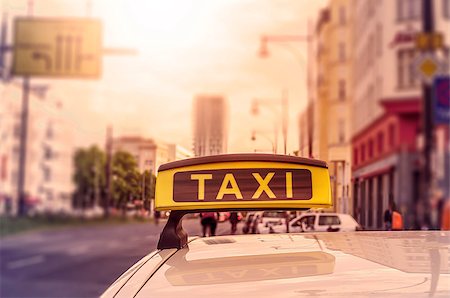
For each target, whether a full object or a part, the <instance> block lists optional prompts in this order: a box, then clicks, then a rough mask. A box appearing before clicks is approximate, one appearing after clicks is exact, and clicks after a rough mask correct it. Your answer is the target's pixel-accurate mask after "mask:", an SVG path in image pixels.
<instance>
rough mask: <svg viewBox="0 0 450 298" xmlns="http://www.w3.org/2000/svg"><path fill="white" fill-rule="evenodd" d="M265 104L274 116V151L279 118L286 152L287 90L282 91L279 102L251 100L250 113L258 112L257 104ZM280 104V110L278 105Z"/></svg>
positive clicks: (256, 113) (276, 142) (255, 113)
mask: <svg viewBox="0 0 450 298" xmlns="http://www.w3.org/2000/svg"><path fill="white" fill-rule="evenodd" d="M260 105H265V106H267V107H268V108H269V110H270V111H271V112H272V113H273V114H274V116H275V123H274V134H275V146H274V148H275V150H274V151H275V152H274V153H276V152H277V146H278V121H279V120H281V124H282V125H281V130H282V133H283V144H284V154H287V130H288V120H289V119H288V118H289V117H288V93H287V90H283V91H282V96H281V102H277V101H276V100H262V99H254V100H253V102H252V107H251V113H252V114H253V115H255V116H256V115H258V114H259V106H260ZM279 106H281V111H280V110H278V107H279Z"/></svg>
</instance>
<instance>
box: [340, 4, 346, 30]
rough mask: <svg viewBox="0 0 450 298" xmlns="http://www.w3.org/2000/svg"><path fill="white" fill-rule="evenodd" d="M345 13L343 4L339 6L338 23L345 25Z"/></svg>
mask: <svg viewBox="0 0 450 298" xmlns="http://www.w3.org/2000/svg"><path fill="white" fill-rule="evenodd" d="M345 21H346V15H345V6H341V7H339V25H341V26H345Z"/></svg>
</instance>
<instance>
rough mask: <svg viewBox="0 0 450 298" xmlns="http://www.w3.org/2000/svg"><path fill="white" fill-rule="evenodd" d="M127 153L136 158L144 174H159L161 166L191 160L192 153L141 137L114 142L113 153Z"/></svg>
mask: <svg viewBox="0 0 450 298" xmlns="http://www.w3.org/2000/svg"><path fill="white" fill-rule="evenodd" d="M117 151H126V152H128V153H130V154H131V155H133V156H134V158H135V160H136V163H137V166H138V169H139V171H140V172H141V173H142V172H144V171H151V172H152V173H154V174H156V173H158V168H159V166H160V165H162V164H164V163H167V162H171V161H175V160H180V159H185V158H189V157H191V156H192V153H191V152H190V151H188V150H187V149H185V148H183V147H181V146H179V145H175V144H166V143H164V142H156V141H155V140H153V139H150V138H143V137H140V136H121V137H117V138H114V140H113V152H117Z"/></svg>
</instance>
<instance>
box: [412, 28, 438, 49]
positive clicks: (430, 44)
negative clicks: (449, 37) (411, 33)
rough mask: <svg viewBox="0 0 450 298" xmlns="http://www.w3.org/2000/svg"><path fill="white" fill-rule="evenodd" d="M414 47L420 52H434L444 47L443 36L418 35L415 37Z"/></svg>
mask: <svg viewBox="0 0 450 298" xmlns="http://www.w3.org/2000/svg"><path fill="white" fill-rule="evenodd" d="M416 47H417V48H419V49H421V50H430V49H432V50H436V49H440V48H443V47H444V35H443V34H442V33H440V32H435V33H419V34H417V37H416Z"/></svg>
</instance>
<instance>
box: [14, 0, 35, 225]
mask: <svg viewBox="0 0 450 298" xmlns="http://www.w3.org/2000/svg"><path fill="white" fill-rule="evenodd" d="M32 15H33V0H28V16H32ZM29 96H30V78H29V77H28V76H25V77H24V78H23V82H22V112H21V115H20V144H19V148H20V149H19V171H18V177H17V198H18V200H17V201H18V210H17V214H18V216H25V215H26V214H27V210H26V193H25V183H26V173H25V171H26V161H27V138H28V108H29Z"/></svg>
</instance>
